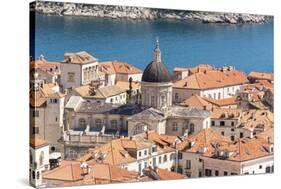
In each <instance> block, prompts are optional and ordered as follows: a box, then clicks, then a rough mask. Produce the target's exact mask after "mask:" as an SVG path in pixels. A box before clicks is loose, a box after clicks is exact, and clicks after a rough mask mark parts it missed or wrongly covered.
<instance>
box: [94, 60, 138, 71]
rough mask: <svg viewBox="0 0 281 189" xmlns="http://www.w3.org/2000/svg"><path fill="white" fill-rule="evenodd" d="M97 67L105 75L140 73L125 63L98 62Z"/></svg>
mask: <svg viewBox="0 0 281 189" xmlns="http://www.w3.org/2000/svg"><path fill="white" fill-rule="evenodd" d="M99 67H100V69H101V71H102V72H105V73H107V74H140V73H142V71H141V70H140V69H138V68H136V67H134V66H132V65H131V64H128V63H127V62H120V61H108V62H100V63H99Z"/></svg>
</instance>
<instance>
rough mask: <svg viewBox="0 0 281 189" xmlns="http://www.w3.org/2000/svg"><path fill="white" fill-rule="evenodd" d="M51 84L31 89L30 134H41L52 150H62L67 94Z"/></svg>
mask: <svg viewBox="0 0 281 189" xmlns="http://www.w3.org/2000/svg"><path fill="white" fill-rule="evenodd" d="M50 86H51V85H50V84H44V85H42V87H38V88H36V89H31V90H30V124H31V125H30V134H31V135H32V134H39V135H40V136H41V137H42V138H43V139H44V140H46V141H47V142H48V143H49V146H50V149H51V151H60V150H61V144H60V143H59V142H58V140H59V139H60V138H61V134H62V129H63V116H64V99H65V95H64V94H62V93H60V92H57V91H55V90H53V88H52V87H50Z"/></svg>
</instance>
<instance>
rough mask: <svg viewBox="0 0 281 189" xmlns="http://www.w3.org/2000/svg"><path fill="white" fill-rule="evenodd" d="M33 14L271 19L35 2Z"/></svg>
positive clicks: (236, 21)
mask: <svg viewBox="0 0 281 189" xmlns="http://www.w3.org/2000/svg"><path fill="white" fill-rule="evenodd" d="M35 11H36V12H37V13H40V14H47V15H60V16H63V15H64V16H92V17H99V18H111V19H133V20H134V19H148V20H152V19H175V20H194V21H200V22H203V23H228V24H243V23H263V22H266V21H268V20H270V19H272V17H271V16H264V15H252V14H234V13H214V12H211V13H208V12H199V11H183V10H166V9H155V8H144V7H126V6H106V5H89V4H80V3H63V2H45V1H38V2H36V5H35Z"/></svg>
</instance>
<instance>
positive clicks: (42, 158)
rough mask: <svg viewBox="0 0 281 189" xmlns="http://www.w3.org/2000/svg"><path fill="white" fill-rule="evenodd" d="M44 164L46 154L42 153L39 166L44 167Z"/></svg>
mask: <svg viewBox="0 0 281 189" xmlns="http://www.w3.org/2000/svg"><path fill="white" fill-rule="evenodd" d="M43 162H44V152H43V151H41V153H40V158H39V164H40V166H42V165H43Z"/></svg>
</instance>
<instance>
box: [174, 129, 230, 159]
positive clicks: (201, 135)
mask: <svg viewBox="0 0 281 189" xmlns="http://www.w3.org/2000/svg"><path fill="white" fill-rule="evenodd" d="M228 143H230V140H229V139H228V138H227V137H224V136H222V135H221V134H220V133H218V132H216V131H215V130H213V129H211V128H208V129H203V130H201V131H200V132H198V133H196V134H194V135H190V136H188V137H186V138H184V139H183V142H181V143H179V144H177V149H178V150H180V151H183V152H191V153H201V154H204V155H206V154H214V152H215V146H216V145H218V144H219V145H222V144H228Z"/></svg>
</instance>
